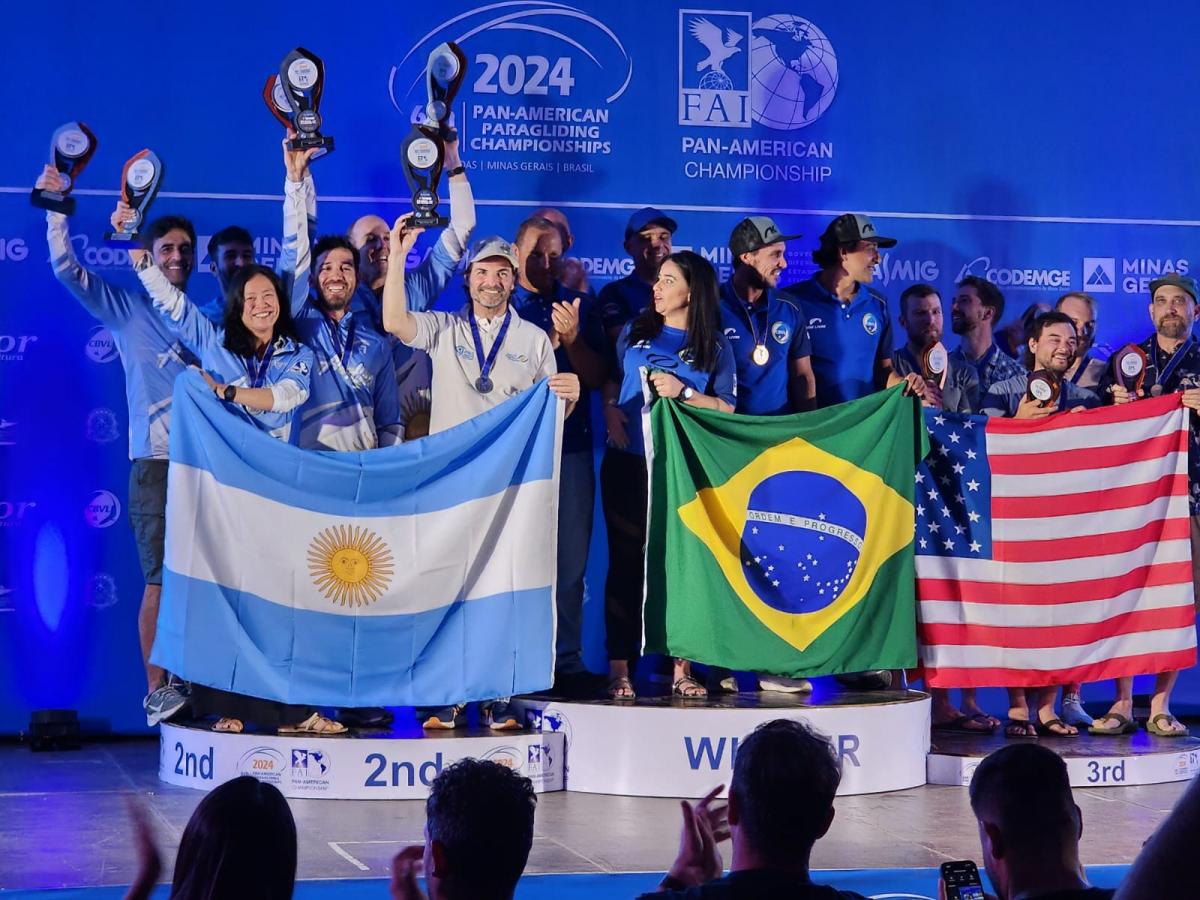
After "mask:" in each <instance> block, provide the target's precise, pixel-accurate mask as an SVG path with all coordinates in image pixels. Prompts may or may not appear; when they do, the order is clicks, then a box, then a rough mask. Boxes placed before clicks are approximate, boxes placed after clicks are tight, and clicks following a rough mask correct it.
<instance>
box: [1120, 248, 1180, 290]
mask: <svg viewBox="0 0 1200 900" xmlns="http://www.w3.org/2000/svg"><path fill="white" fill-rule="evenodd" d="M1189 267H1190V266H1189V263H1188V261H1187V260H1186V259H1179V258H1174V259H1172V258H1164V257H1152V256H1141V257H1129V258H1125V259H1122V260H1121V290H1122V291H1124V292H1125V293H1126V294H1149V293H1150V282H1152V281H1153V280H1154V279H1156V278H1161V277H1162V276H1163V275H1172V274H1177V275H1187V274H1188V269H1189Z"/></svg>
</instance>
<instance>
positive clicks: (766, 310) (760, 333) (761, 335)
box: [729, 281, 771, 347]
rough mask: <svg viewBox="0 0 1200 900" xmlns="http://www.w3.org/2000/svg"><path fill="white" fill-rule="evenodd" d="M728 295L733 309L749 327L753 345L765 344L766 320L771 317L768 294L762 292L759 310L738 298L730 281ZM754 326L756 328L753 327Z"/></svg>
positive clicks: (769, 296)
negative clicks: (731, 300) (731, 299)
mask: <svg viewBox="0 0 1200 900" xmlns="http://www.w3.org/2000/svg"><path fill="white" fill-rule="evenodd" d="M729 293H730V294H732V295H733V303H734V307H735V308H736V309H737V310H738V311H739V312H741V313H742V315H743V316H744V317H745V320H746V324H747V325H749V326H750V339H751V340H752V341H754V345H755V346H756V347H757V346H760V345H762V344H765V343H766V342H767V320H768V319H770V317H771V295H770V293H769V292H768V291H763V293H762V301H763V302H762V308H761V309H755V308H754V307H753V305H751V304H750V302H749V301H747V300H743V299H742V298H741V297H739V296H738V293H737V291H736V290H735V289H734V287H733V282H732V281H731V282H729ZM756 324H757V327H755V326H756Z"/></svg>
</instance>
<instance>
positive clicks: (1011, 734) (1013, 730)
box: [1004, 719, 1037, 738]
mask: <svg viewBox="0 0 1200 900" xmlns="http://www.w3.org/2000/svg"><path fill="white" fill-rule="evenodd" d="M1004 736H1005V737H1006V738H1036V737H1037V727H1036V726H1035V725H1034V724H1033V723H1032V722H1030V721H1029V720H1028V719H1009V720H1008V721H1007V722H1005V723H1004Z"/></svg>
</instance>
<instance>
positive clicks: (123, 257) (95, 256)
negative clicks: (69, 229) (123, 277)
mask: <svg viewBox="0 0 1200 900" xmlns="http://www.w3.org/2000/svg"><path fill="white" fill-rule="evenodd" d="M71 243H72V244H73V245H74V249H75V258H76V259H78V260H79V261H80V262H81V263H83V264H84V265H85V266H87V267H88V268H89V269H118V270H122V271H128V269H129V265H130V263H129V251H128V250H126V249H125V248H123V247H109V246H107V245H106V244H99V245H97V246H92V242H91V240H90V239H89V238H88V236H87V235H86V234H73V235H71Z"/></svg>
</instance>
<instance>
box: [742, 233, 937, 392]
mask: <svg viewBox="0 0 1200 900" xmlns="http://www.w3.org/2000/svg"><path fill="white" fill-rule="evenodd" d="M894 246H896V240H895V238H886V237H880V236H879V234H878V233H877V232H876V231H875V223H873V222H872V221H871V220H870V219H869V218H867V217H866V216H863V215H856V214H854V213H846V214H845V215H841V216H838V217H837V218H836V219H834V220H833V221H832V222H830V223H829V226H828V227H827V228H826V229H825V231H824V233H822V235H821V242H820V246H819V247H818V248H817V249H816V250H815V251H813V262H815V263H816V264H817V265H818V266H820V267H821V270H820V271H819V272H817V273H816V274H815V275H813V277H812V278H810V279H809V280H808V281H801V282H799V283H798V284H793V285H792V286H791V287H789V288H786V289H785V290H784V293H785V294H787V295H789V296H790V297H792V298H794V299H796V300H798V301H799V302H800V306H801V307H802V308H803V310H804V313H805V315H806V316H807V317H808V337H809V340H810V341H811V342H812V368H813V371H814V372H815V373H816V380H817V392H816V400H817V406H818V407H819V408H824V407H826V406H832V405H834V404H835V403H843V402H845V401H847V400H857V399H858V398H859V397H865V396H866V395H867V394H871V393H874V392H875V391H877V390H880V389H881V388H884V387H892V386H893V385H897V384H900V383H901V382H902V381H905V382H907V383H908V390H910V391H911V392H912V393H913V394H915V395H916V396H918V397H924V396H925V379H924V378H921V377H920V376H919V375H915V374H912V375H907V376H903V377H902V376H900V375H898V374H896V372H895V371H893V369H892V352H891V347H892V320H891V316H890V315H889V314H888V305H887V299H886V298H885V297H884V296H883V295H882V294H880V293H879V292H878V291H876V290H874V289H873V288H871V287H870V284H871V282H872V281H874V280H875V266H876V265H878V263H879V248H880V247H885V248H886V247H894ZM739 388H740V386H739ZM740 393H741V391H740V390H739V394H740Z"/></svg>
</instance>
